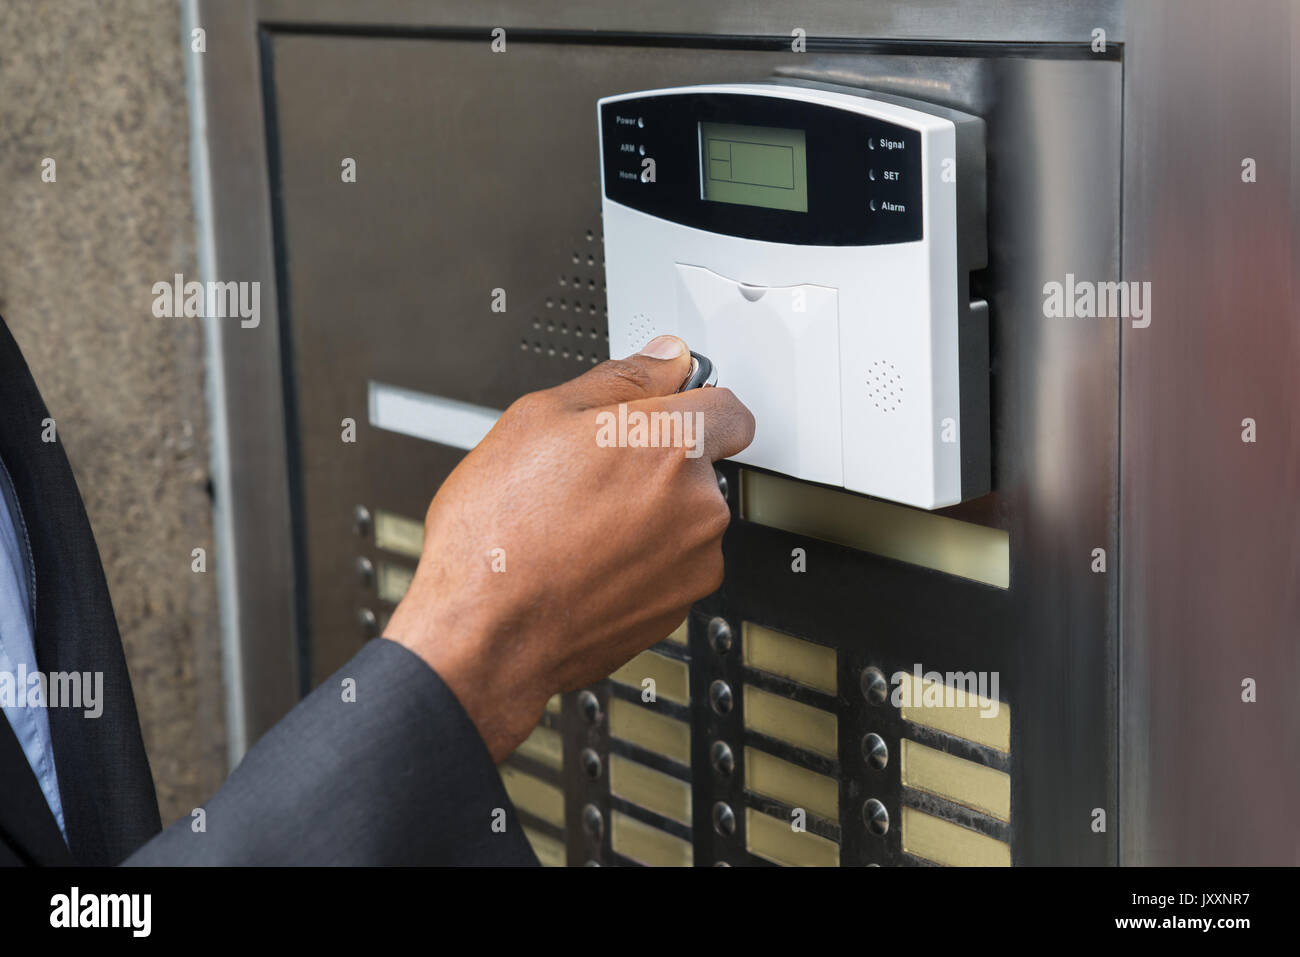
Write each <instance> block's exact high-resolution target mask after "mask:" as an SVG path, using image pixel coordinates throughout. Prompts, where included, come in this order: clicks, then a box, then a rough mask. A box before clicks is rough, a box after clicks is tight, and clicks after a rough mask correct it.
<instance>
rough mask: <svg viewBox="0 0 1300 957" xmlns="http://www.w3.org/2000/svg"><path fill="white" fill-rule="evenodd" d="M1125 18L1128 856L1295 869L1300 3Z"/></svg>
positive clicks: (1209, 6)
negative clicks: (1138, 319)
mask: <svg viewBox="0 0 1300 957" xmlns="http://www.w3.org/2000/svg"><path fill="white" fill-rule="evenodd" d="M1128 22H1129V29H1130V33H1131V39H1132V47H1131V49H1132V50H1136V51H1138V55H1135V56H1132V57H1130V58H1128V64H1127V68H1126V69H1127V76H1126V81H1125V102H1126V106H1127V109H1126V115H1125V127H1124V145H1125V153H1126V156H1125V165H1124V175H1125V185H1124V272H1125V275H1126V276H1127V277H1128V278H1130V279H1137V280H1147V281H1150V282H1151V284H1152V296H1153V302H1154V304H1155V305H1154V309H1153V316H1152V322H1151V325H1150V327H1148V328H1145V329H1135V328H1132V327H1131V326H1127V327H1126V328H1125V329H1124V344H1123V346H1124V348H1123V351H1124V373H1123V383H1124V388H1123V403H1122V413H1123V417H1122V423H1121V431H1122V435H1123V466H1124V468H1123V474H1124V484H1123V499H1122V501H1123V510H1122V515H1123V521H1122V526H1121V527H1122V529H1123V533H1122V541H1121V550H1120V567H1121V576H1122V582H1123V586H1122V601H1121V608H1122V633H1123V637H1124V642H1123V667H1122V673H1121V689H1122V694H1121V701H1120V716H1121V723H1120V728H1121V738H1120V756H1121V761H1122V770H1121V778H1120V780H1121V787H1122V790H1121V795H1122V804H1121V816H1120V821H1121V827H1122V841H1121V849H1122V852H1123V854H1122V859H1123V860H1124V862H1126V863H1142V864H1264V863H1272V864H1292V865H1294V864H1296V863H1300V816H1298V815H1297V813H1296V809H1297V808H1300V761H1298V760H1297V756H1298V755H1300V710H1298V709H1297V694H1296V688H1297V687H1300V463H1298V454H1300V375H1298V374H1297V370H1300V310H1298V309H1297V302H1296V293H1297V277H1298V276H1300V268H1298V266H1297V262H1298V261H1297V244H1296V237H1297V227H1298V226H1300V219H1298V217H1300V205H1297V195H1300V194H1298V193H1297V185H1298V181H1297V175H1298V173H1297V171H1298V170H1300V166H1298V165H1297V163H1298V162H1300V160H1298V157H1300V149H1298V148H1297V146H1298V144H1297V140H1296V137H1297V135H1300V121H1298V120H1300V112H1298V111H1300V72H1297V65H1300V6H1297V5H1296V4H1288V3H1282V2H1267V0H1265V2H1250V3H1244V4H1231V5H1223V4H1217V3H1210V2H1202V0H1193V2H1189V3H1182V2H1176V3H1175V2H1156V3H1134V4H1132V5H1131V6H1130V8H1129V12H1128ZM1246 157H1251V158H1253V159H1254V160H1255V161H1256V163H1257V169H1258V180H1257V182H1255V183H1251V184H1247V183H1243V182H1242V179H1241V173H1242V165H1241V164H1242V160H1243V159H1244V158H1246ZM1245 418H1253V419H1255V420H1256V422H1257V425H1258V441H1257V442H1255V443H1254V444H1245V443H1243V442H1242V439H1241V435H1242V429H1243V426H1242V420H1243V419H1245ZM1247 678H1253V679H1254V680H1255V681H1256V682H1257V684H1258V700H1257V701H1256V702H1255V703H1253V704H1247V703H1244V702H1243V701H1242V682H1243V680H1245V679H1247ZM1225 812H1226V813H1225Z"/></svg>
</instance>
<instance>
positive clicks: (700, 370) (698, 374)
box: [677, 352, 718, 392]
mask: <svg viewBox="0 0 1300 957" xmlns="http://www.w3.org/2000/svg"><path fill="white" fill-rule="evenodd" d="M717 384H718V370H717V369H716V368H714V366H713V363H712V362H710V361H709V357H708V356H705V355H700V353H698V352H692V353H691V371H690V374H689V375H688V376H687V377H686V381H685V382H683V383H682V387H681V388H680V389H678V390H677V391H678V392H687V391H689V390H691V389H699V388H703V387H705V386H712V385H717Z"/></svg>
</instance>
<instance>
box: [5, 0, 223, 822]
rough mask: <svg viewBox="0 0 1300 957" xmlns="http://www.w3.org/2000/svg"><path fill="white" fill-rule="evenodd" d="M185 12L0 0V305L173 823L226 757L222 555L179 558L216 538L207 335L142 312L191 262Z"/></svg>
mask: <svg viewBox="0 0 1300 957" xmlns="http://www.w3.org/2000/svg"><path fill="white" fill-rule="evenodd" d="M179 16H180V13H179V10H178V6H177V4H176V3H175V0H48V2H39V0H5V2H3V3H0V314H3V315H4V317H5V319H6V321H7V322H8V324H9V327H10V329H11V330H12V332H13V334H14V336H15V338H16V339H17V340H18V343H19V345H20V346H21V347H22V349H23V352H24V353H25V354H26V356H27V361H28V363H29V364H30V365H31V367H32V372H33V374H34V375H35V377H36V380H37V382H38V383H39V385H40V387H41V391H42V393H43V394H44V397H45V401H46V404H47V405H48V406H49V407H50V410H51V414H52V415H53V416H54V417H55V419H56V421H57V423H58V429H59V434H60V436H61V438H62V439H63V442H64V444H65V446H66V447H67V450H68V454H69V457H70V458H71V460H72V466H73V469H74V470H75V472H76V476H77V482H78V484H79V485H80V487H81V492H82V495H83V496H84V497H85V500H86V508H87V510H88V511H89V513H90V521H91V524H92V525H93V527H94V530H95V536H96V539H97V540H98V543H99V550H100V554H101V556H102V557H103V562H104V569H105V571H106V573H107V575H108V585H109V589H110V590H111V592H112V596H113V605H114V608H115V610H116V612H117V621H118V625H119V627H120V628H121V632H122V639H123V641H124V643H125V645H126V656H127V661H128V663H129V665H130V669H131V677H132V680H133V682H134V686H135V694H136V701H137V703H138V705H139V709H140V717H141V723H142V724H143V727H144V740H145V745H146V747H147V748H148V752H149V759H150V761H151V763H152V766H153V775H154V780H155V782H156V783H157V786H158V797H159V802H160V804H161V809H162V817H163V821H164V823H166V822H170V821H171V820H174V819H175V818H177V817H179V816H180V815H182V814H185V813H188V811H189V810H190V809H191V808H193V807H195V806H196V805H197V804H199V803H200V802H201V801H202V800H203V799H204V798H205V797H206V796H208V795H209V794H211V793H212V791H213V790H215V789H216V787H217V786H218V785H219V784H220V782H221V780H222V778H223V777H224V775H225V740H224V728H223V711H222V707H223V704H222V684H221V663H220V646H219V639H218V628H217V610H216V593H215V581H214V572H213V571H212V569H211V567H210V568H209V571H208V573H207V574H203V575H200V574H195V573H193V572H192V571H191V570H190V552H191V549H193V548H195V547H199V546H202V547H205V548H207V549H208V550H209V552H210V551H211V548H212V512H211V503H210V500H209V497H208V493H207V474H208V472H207V469H208V435H207V423H206V409H205V406H204V396H203V388H204V365H203V333H202V328H201V327H200V325H199V324H198V323H197V322H195V321H193V320H190V321H186V320H176V319H156V318H154V317H153V315H152V312H151V310H150V306H151V302H152V298H153V297H152V294H151V291H150V290H151V286H152V285H153V283H154V282H157V281H159V280H170V278H171V276H172V274H173V273H177V272H181V273H185V274H187V275H189V274H191V273H194V272H195V271H196V269H195V250H194V220H193V210H192V206H191V193H190V179H189V175H190V174H189V155H188V154H189V131H188V106H187V104H186V99H185V76H184V63H183V59H182V57H183V53H184V51H183V48H182V44H181V38H180V24H179ZM46 157H50V158H52V159H54V161H55V164H56V165H55V175H56V180H55V182H53V183H46V182H42V178H41V170H42V161H43V160H44V159H45V158H46ZM0 414H3V410H0Z"/></svg>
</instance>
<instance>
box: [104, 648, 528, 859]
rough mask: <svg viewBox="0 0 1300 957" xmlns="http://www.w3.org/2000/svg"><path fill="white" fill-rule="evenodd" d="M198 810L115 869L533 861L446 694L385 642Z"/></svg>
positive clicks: (290, 718) (489, 765)
mask: <svg viewBox="0 0 1300 957" xmlns="http://www.w3.org/2000/svg"><path fill="white" fill-rule="evenodd" d="M349 678H350V679H353V681H355V701H347V700H344V699H345V695H344V682H345V680H346V679H349ZM204 811H205V817H206V820H205V822H204V823H205V830H203V831H196V830H195V828H194V822H195V817H194V816H193V815H189V814H187V815H185V816H184V817H182V818H181V819H180V820H179V821H177V822H176V823H175V824H173V825H172V826H171V827H170V828H168V829H167V830H166V831H163V832H162V833H161V834H159V835H158V836H157V837H155V838H154V839H153V840H152V841H150V842H149V843H148V844H146V845H145V846H144V847H142V848H141V849H140V850H139V851H137V852H136V853H135V854H133V855H132V856H131V857H130V858H129V859H128V860H127V862H126V863H127V864H129V865H156V864H360V865H376V864H399V865H401V864H470V865H476V864H483V865H502V864H505V865H512V864H513V865H524V864H527V865H535V864H536V863H537V858H536V856H535V855H534V854H533V852H532V849H531V848H530V847H529V845H528V842H527V840H526V839H525V838H524V835H523V831H522V829H521V827H520V824H519V819H518V817H517V816H516V814H515V809H514V807H513V805H512V804H511V803H510V800H509V798H508V797H507V796H506V793H505V788H504V787H503V786H502V784H501V779H500V777H499V776H498V774H497V770H496V767H495V766H494V764H493V762H492V757H491V755H490V754H489V753H488V750H487V747H486V745H484V743H483V740H482V738H481V737H480V736H479V734H478V731H477V729H476V728H475V727H474V725H473V723H472V722H471V721H470V719H469V717H468V716H467V715H466V714H465V711H464V709H463V708H462V707H461V705H460V702H459V701H457V700H456V696H455V695H454V694H452V692H451V690H450V689H449V688H448V687H447V686H446V685H445V684H443V682H442V680H441V679H440V678H439V677H438V676H437V674H435V673H434V671H433V670H432V669H431V668H429V666H428V665H426V664H425V663H424V661H423V660H422V659H420V658H419V657H418V656H417V655H415V654H414V653H412V652H410V651H408V650H407V649H406V648H404V647H402V646H401V645H399V644H397V643H396V642H392V641H388V640H387V639H384V638H377V639H375V640H374V641H371V642H369V643H368V644H367V645H366V646H365V647H364V648H363V649H362V650H361V652H360V653H359V654H358V655H357V656H356V657H355V658H353V659H352V660H351V661H350V662H348V663H347V664H346V665H344V666H343V668H341V669H340V670H339V671H338V672H337V673H335V674H334V675H333V676H331V677H330V678H328V679H327V680H326V681H325V682H324V683H323V684H322V685H321V686H320V687H319V688H317V689H316V690H315V691H313V692H312V693H311V694H310V695H308V696H307V697H306V698H305V699H303V701H302V702H300V703H299V704H298V706H297V707H296V708H294V709H293V710H292V711H291V712H289V714H288V715H286V716H285V717H284V719H283V720H281V721H280V723H279V724H277V725H276V726H275V727H274V728H272V729H271V730H270V731H269V732H267V734H266V735H265V737H263V738H262V740H261V741H259V742H258V743H257V744H256V745H255V746H254V747H253V748H252V749H251V750H250V751H249V752H248V754H247V756H245V758H244V760H243V761H242V762H241V763H240V765H239V766H238V767H237V768H236V769H235V770H234V772H233V773H232V774H231V775H230V777H229V779H228V780H227V781H226V783H225V784H224V785H223V786H222V788H221V790H219V791H218V792H217V793H216V794H215V795H214V796H213V797H212V799H211V800H210V801H208V803H207V804H206V805H204ZM503 815H504V817H503ZM503 820H504V830H502V826H501V823H500V822H501V821H503ZM494 821H497V822H498V823H497V826H496V827H494V826H493V822H494Z"/></svg>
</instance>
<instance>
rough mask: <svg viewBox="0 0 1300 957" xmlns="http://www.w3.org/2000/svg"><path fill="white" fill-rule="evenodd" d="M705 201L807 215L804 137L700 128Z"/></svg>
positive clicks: (727, 126) (723, 126) (724, 126)
mask: <svg viewBox="0 0 1300 957" xmlns="http://www.w3.org/2000/svg"><path fill="white" fill-rule="evenodd" d="M700 198H701V199H706V200H709V201H711V202H715V203H736V204H739V205H741V206H763V207H766V208H767V209H786V210H792V211H794V212H800V213H806V212H808V157H807V151H806V148H805V145H804V131H803V130H786V129H777V128H774V127H768V126H737V125H734V124H731V123H703V122H702V123H700Z"/></svg>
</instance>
